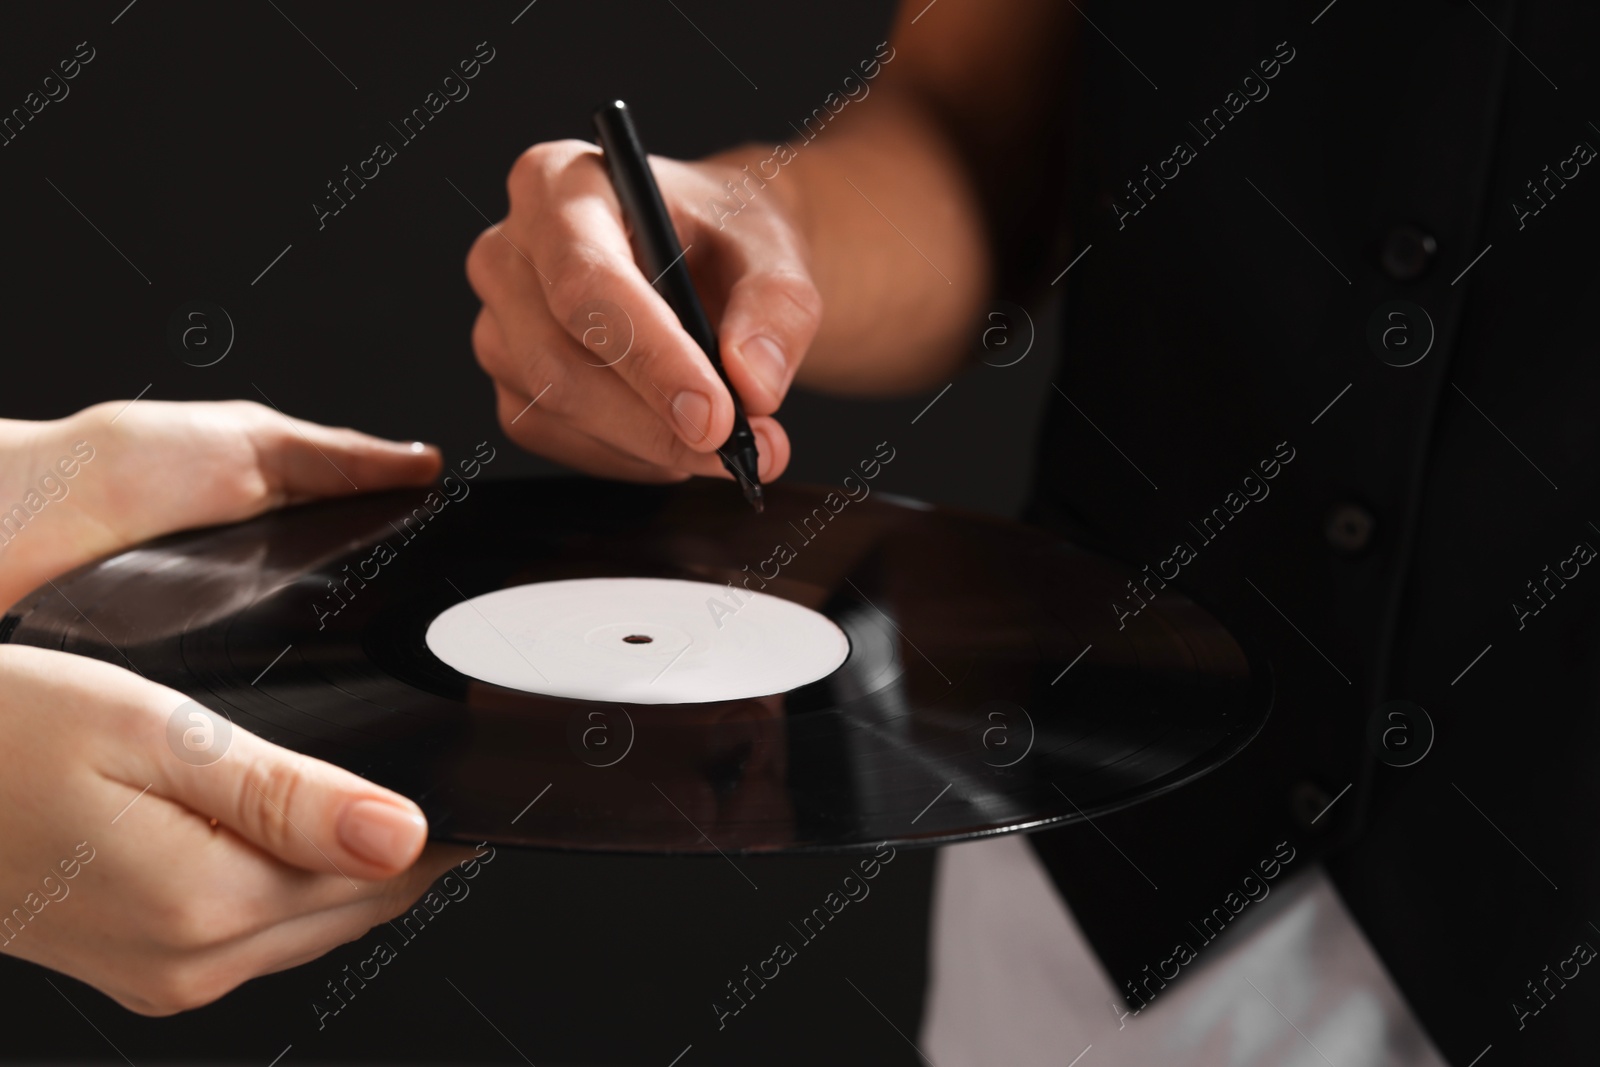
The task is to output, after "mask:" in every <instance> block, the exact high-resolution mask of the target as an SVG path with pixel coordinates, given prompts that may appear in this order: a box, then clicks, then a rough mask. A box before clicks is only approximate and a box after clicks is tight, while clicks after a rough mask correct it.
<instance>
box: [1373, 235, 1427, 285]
mask: <svg viewBox="0 0 1600 1067" xmlns="http://www.w3.org/2000/svg"><path fill="white" fill-rule="evenodd" d="M1438 250H1439V244H1438V242H1437V241H1435V240H1434V239H1433V235H1432V234H1429V233H1424V232H1423V231H1422V230H1420V229H1418V228H1417V227H1415V226H1396V227H1395V228H1394V229H1392V230H1390V231H1389V235H1388V236H1387V237H1385V238H1384V239H1383V248H1382V250H1381V251H1380V252H1379V259H1380V260H1381V261H1382V263H1383V272H1384V273H1385V274H1387V275H1388V276H1389V277H1391V278H1393V279H1394V280H1395V281H1397V282H1409V281H1411V280H1413V279H1415V278H1419V277H1421V276H1422V272H1423V271H1425V270H1427V269H1428V264H1429V263H1431V262H1433V254H1434V253H1435V252H1437V251H1438Z"/></svg>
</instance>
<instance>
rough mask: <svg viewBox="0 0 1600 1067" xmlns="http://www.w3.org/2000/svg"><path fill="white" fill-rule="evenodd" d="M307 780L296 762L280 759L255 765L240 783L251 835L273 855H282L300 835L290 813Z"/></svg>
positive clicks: (242, 810) (243, 814) (240, 807)
mask: <svg viewBox="0 0 1600 1067" xmlns="http://www.w3.org/2000/svg"><path fill="white" fill-rule="evenodd" d="M303 782H304V779H303V778H302V776H301V774H300V772H299V770H298V769H297V768H296V767H295V766H294V765H293V764H290V763H286V762H279V761H276V760H259V761H257V762H255V763H253V764H251V765H250V766H249V767H248V768H247V769H246V770H245V773H244V775H243V778H242V781H241V782H240V785H239V799H238V808H237V810H238V811H239V813H240V815H241V817H242V818H243V820H244V822H245V825H246V826H247V827H248V828H249V833H250V835H251V837H252V838H253V839H254V840H255V842H256V843H257V844H259V845H261V846H262V847H263V848H265V849H267V851H269V852H271V853H272V854H273V855H276V856H282V855H283V854H284V853H285V852H286V851H287V850H288V846H289V845H290V844H291V843H292V842H293V841H294V839H295V837H296V835H297V831H296V830H295V829H294V824H293V823H291V822H290V821H289V814H288V813H289V812H290V811H291V810H293V808H294V806H295V795H296V793H298V792H299V789H300V786H301V785H302V784H303Z"/></svg>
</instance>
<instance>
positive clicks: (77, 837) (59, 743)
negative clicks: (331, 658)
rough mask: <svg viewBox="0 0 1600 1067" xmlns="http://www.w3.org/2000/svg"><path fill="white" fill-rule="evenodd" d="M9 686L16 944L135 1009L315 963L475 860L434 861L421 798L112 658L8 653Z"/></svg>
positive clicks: (0, 893)
mask: <svg viewBox="0 0 1600 1067" xmlns="http://www.w3.org/2000/svg"><path fill="white" fill-rule="evenodd" d="M0 678H3V679H4V682H3V684H0V752H4V753H6V763H7V766H6V767H5V769H4V773H0V840H3V841H5V842H6V847H5V850H4V853H3V855H0V902H3V904H4V907H5V908H6V911H5V918H4V920H3V922H0V951H4V952H6V953H9V954H11V955H15V956H20V957H22V958H24V959H28V960H32V961H34V962H35V963H39V964H42V965H43V966H46V967H50V968H52V969H53V970H57V971H61V972H63V973H65V974H69V975H72V976H73V977H75V978H79V979H81V980H83V981H85V982H88V983H89V984H90V985H93V986H94V987H95V988H97V989H99V990H100V991H101V992H103V993H105V994H106V995H107V996H110V997H112V998H113V999H115V1000H116V1001H118V1002H119V1003H121V1004H122V1005H124V1006H125V1007H127V1008H129V1009H131V1010H133V1011H136V1012H140V1013H141V1014H146V1015H168V1014H171V1013H173V1012H177V1011H183V1010H187V1009H189V1008H195V1007H199V1006H200V1005H202V1004H207V1003H210V1002H211V1001H213V1000H215V999H217V998H218V997H220V996H222V995H223V994H224V993H227V992H228V991H229V990H231V989H233V988H234V987H235V986H237V985H239V984H241V983H243V982H245V981H248V980H249V979H251V978H255V977H257V976H259V975H262V974H268V973H271V972H273V971H280V970H284V969H286V968H289V967H293V966H296V965H298V964H300V963H304V962H306V961H308V960H311V959H315V958H316V957H318V956H321V955H322V954H323V953H325V952H328V951H330V950H332V949H334V948H336V947H338V946H339V945H341V944H344V943H345V942H347V941H350V940H352V939H354V938H356V937H358V936H360V935H361V934H362V933H363V932H364V931H366V930H368V929H370V928H371V927H373V926H375V925H377V924H378V923H381V922H384V921H385V920H387V919H391V918H393V917H394V916H396V915H398V914H400V913H402V912H404V911H405V910H406V909H407V908H408V907H409V906H410V905H411V904H412V902H413V901H415V900H416V898H417V897H419V896H421V895H422V893H423V892H424V891H425V890H426V889H427V887H428V884H429V883H430V882H432V881H433V880H434V879H435V878H437V877H439V876H440V875H441V874H443V873H444V872H445V871H446V870H448V869H449V867H450V866H452V865H453V864H455V863H458V862H460V861H462V860H463V859H465V858H467V856H469V855H470V852H469V851H468V850H465V849H461V848H454V847H449V846H439V845H435V846H431V847H429V848H428V849H427V851H426V852H424V849H423V838H424V836H425V834H426V824H425V822H424V821H423V817H422V813H421V812H420V811H419V810H418V809H417V807H416V805H415V804H412V803H411V802H410V801H408V800H406V799H404V798H402V797H399V796H396V795H394V794H393V793H390V792H389V791H388V790H385V789H381V788H379V787H378V786H375V785H373V784H371V783H370V782H366V781H363V780H362V779H360V778H357V777H356V776H355V775H353V774H350V773H349V772H348V771H343V770H340V769H339V768H337V767H333V766H330V765H329V764H326V763H323V762H321V761H319V760H314V759H311V758H309V757H307V756H301V755H298V754H296V753H293V752H289V751H288V750H286V749H282V748H278V747H277V746H275V745H270V744H268V743H267V742H265V741H262V740H261V739H260V738H258V737H255V736H254V735H252V734H250V733H248V732H246V731H244V730H241V729H238V728H230V727H229V726H228V724H227V723H226V721H225V720H221V717H220V716H218V717H216V718H215V719H214V720H212V721H209V722H208V721H207V717H206V716H205V713H204V712H203V711H201V709H200V708H199V705H197V704H194V703H192V702H189V701H187V699H186V698H185V697H184V696H183V695H182V694H181V693H177V692H175V691H173V690H171V689H168V688H166V687H165V686H161V685H157V684H155V683H154V682H148V681H145V680H144V679H142V678H140V677H138V676H137V675H135V674H132V673H130V672H128V671H125V670H122V669H120V668H117V667H114V666H112V665H111V664H109V663H101V662H97V661H95V660H88V659H83V658H81V657H77V656H69V655H65V654H63V653H60V652H52V651H47V650H44V649H36V648H26V647H20V646H6V647H0ZM185 708H187V709H191V712H192V714H188V715H185V714H183V709H185ZM174 713H178V714H177V715H176V716H175V714H174ZM175 718H176V720H177V725H178V726H180V727H181V729H179V730H177V731H174V729H173V723H174V719H175ZM193 730H200V731H202V732H203V733H206V735H207V740H208V741H209V742H210V746H211V747H210V749H209V750H208V749H207V748H206V747H203V746H194V747H186V746H185V743H184V739H185V734H186V733H187V732H188V731H193ZM175 733H176V736H174V734H175ZM192 737H193V735H192V734H190V735H189V739H192ZM174 741H176V744H174V743H173V742H174ZM218 750H221V751H220V753H219V752H218ZM213 822H215V825H213ZM419 857H420V860H419Z"/></svg>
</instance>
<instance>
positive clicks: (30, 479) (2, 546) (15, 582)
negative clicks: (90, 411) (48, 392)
mask: <svg viewBox="0 0 1600 1067" xmlns="http://www.w3.org/2000/svg"><path fill="white" fill-rule="evenodd" d="M84 430H85V426H84V413H83V412H79V413H78V414H76V415H71V416H68V417H67V418H64V419H55V420H51V421H47V422H29V421H24V420H19V419H3V420H0V606H9V605H10V604H12V603H14V602H15V601H16V600H17V599H18V598H19V597H21V596H23V595H24V594H26V593H27V592H28V591H29V590H31V589H33V588H35V587H36V586H38V585H40V584H42V583H43V581H44V580H45V579H46V578H48V577H50V576H52V575H54V574H56V573H59V572H60V571H61V570H63V569H66V568H67V567H70V566H71V565H73V564H74V563H76V562H78V560H77V559H76V558H75V555H76V550H77V548H78V546H79V542H81V541H82V540H83V539H84V537H83V534H84V529H85V528H86V526H87V527H88V528H93V527H94V526H95V525H96V524H95V523H93V521H92V520H91V521H89V522H88V523H87V524H86V522H85V520H86V518H89V517H88V516H85V515H80V514H76V512H78V511H81V510H82V509H81V508H79V507H77V506H76V502H73V501H71V500H70V499H69V498H71V497H73V496H74V495H75V490H76V486H77V484H78V480H79V479H80V477H81V475H82V472H83V469H84V466H85V464H87V463H89V462H91V461H92V460H93V458H94V455H95V451H94V447H93V445H92V444H91V443H90V442H89V441H88V440H87V436H86V434H85V433H84Z"/></svg>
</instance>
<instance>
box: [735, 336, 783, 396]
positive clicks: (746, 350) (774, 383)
mask: <svg viewBox="0 0 1600 1067" xmlns="http://www.w3.org/2000/svg"><path fill="white" fill-rule="evenodd" d="M739 352H740V354H742V355H743V356H744V360H745V362H746V363H748V364H749V365H750V370H751V371H752V372H754V374H755V376H756V377H757V378H760V379H761V384H762V385H765V386H766V387H767V388H768V389H770V390H771V391H772V395H773V396H782V395H783V383H784V380H785V379H786V378H788V376H789V363H788V361H787V360H785V359H784V358H783V349H781V348H779V347H778V342H776V341H774V340H773V339H772V338H770V337H752V338H750V340H748V341H746V342H745V343H744V344H742V345H740V346H739Z"/></svg>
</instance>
